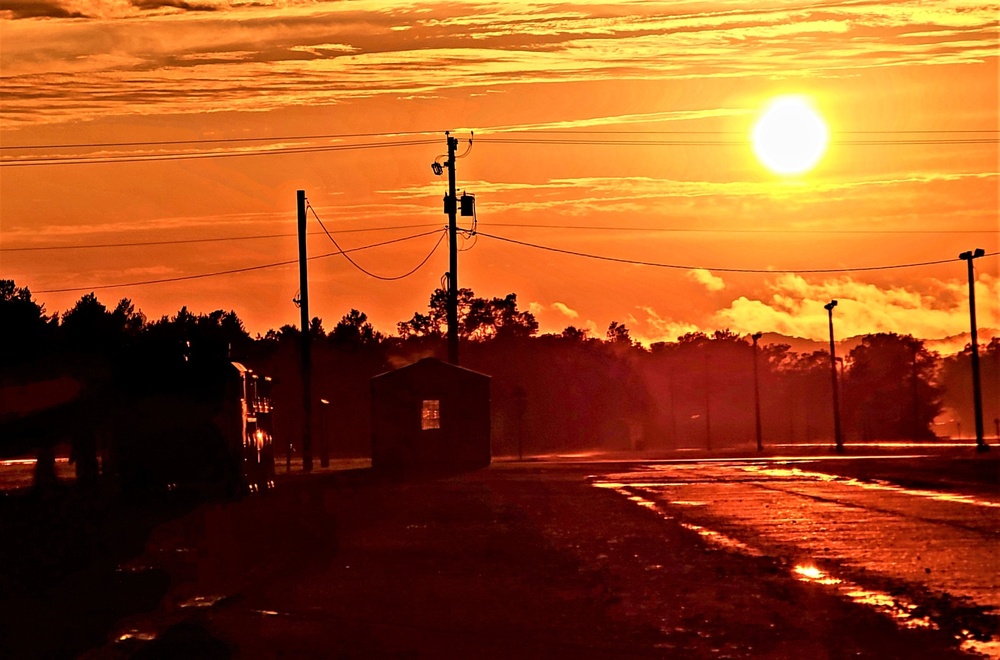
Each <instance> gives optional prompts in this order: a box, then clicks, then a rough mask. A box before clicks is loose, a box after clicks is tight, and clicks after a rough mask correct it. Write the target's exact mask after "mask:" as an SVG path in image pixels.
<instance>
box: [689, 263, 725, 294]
mask: <svg viewBox="0 0 1000 660" xmlns="http://www.w3.org/2000/svg"><path fill="white" fill-rule="evenodd" d="M685 277H687V278H688V279H689V280H693V281H695V282H697V283H698V284H701V285H703V286H704V287H705V288H706V289H708V290H709V291H722V290H723V289H725V288H726V283H725V282H724V281H723V280H722V278H721V277H717V276H715V275H712V272H711V271H709V270H706V269H704V268H695V269H694V270H689V271H688V272H687V274H686V275H685Z"/></svg>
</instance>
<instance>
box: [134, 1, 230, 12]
mask: <svg viewBox="0 0 1000 660" xmlns="http://www.w3.org/2000/svg"><path fill="white" fill-rule="evenodd" d="M130 1H131V3H132V6H133V7H135V8H137V9H163V8H168V9H183V10H185V11H216V10H218V9H219V8H218V7H216V6H214V5H209V4H198V3H193V2H186V0H130Z"/></svg>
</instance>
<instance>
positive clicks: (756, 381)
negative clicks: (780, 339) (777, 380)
mask: <svg viewBox="0 0 1000 660" xmlns="http://www.w3.org/2000/svg"><path fill="white" fill-rule="evenodd" d="M762 336H763V335H762V334H761V333H759V332H755V333H754V334H752V335H750V339H752V340H753V409H754V419H755V430H756V432H757V451H764V443H763V442H762V441H761V437H760V378H759V376H758V373H757V342H758V341H759V340H760V338H761V337H762Z"/></svg>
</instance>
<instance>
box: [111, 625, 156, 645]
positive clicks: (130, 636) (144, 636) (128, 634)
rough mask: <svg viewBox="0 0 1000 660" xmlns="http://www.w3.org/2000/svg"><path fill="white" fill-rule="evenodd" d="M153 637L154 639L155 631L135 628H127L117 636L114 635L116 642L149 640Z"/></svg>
mask: <svg viewBox="0 0 1000 660" xmlns="http://www.w3.org/2000/svg"><path fill="white" fill-rule="evenodd" d="M154 639H156V633H152V632H149V631H145V630H137V629H135V628H132V629H131V630H127V631H125V632H123V633H122V634H120V635H118V636H117V637H115V641H116V642H118V643H119V644H120V643H122V642H130V641H133V640H135V641H138V642H151V641H153V640H154Z"/></svg>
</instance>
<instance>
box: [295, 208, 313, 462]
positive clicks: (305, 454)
mask: <svg viewBox="0 0 1000 660" xmlns="http://www.w3.org/2000/svg"><path fill="white" fill-rule="evenodd" d="M297 202H298V212H299V312H300V315H301V321H302V337H301V339H302V342H301V350H300V351H299V354H300V357H301V358H302V363H301V367H302V368H301V371H302V469H303V470H305V471H306V472H310V471H311V470H312V351H311V343H312V342H311V340H312V337H311V336H310V334H309V272H308V262H309V258H308V254H307V252H306V191H305V190H300V191H298V195H297Z"/></svg>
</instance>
